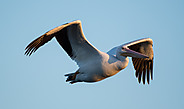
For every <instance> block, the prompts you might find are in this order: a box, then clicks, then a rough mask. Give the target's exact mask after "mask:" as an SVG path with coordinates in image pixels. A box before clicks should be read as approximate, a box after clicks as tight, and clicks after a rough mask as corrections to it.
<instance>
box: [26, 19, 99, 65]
mask: <svg viewBox="0 0 184 109" xmlns="http://www.w3.org/2000/svg"><path fill="white" fill-rule="evenodd" d="M53 37H55V38H56V40H57V41H58V43H59V44H60V45H61V47H62V48H63V49H64V50H65V51H66V52H67V54H68V55H69V56H70V57H71V58H72V59H73V60H75V61H76V62H77V63H78V65H80V63H83V62H84V61H88V59H91V58H92V57H94V56H97V55H99V51H98V49H96V48H95V47H93V46H92V45H91V44H90V43H89V42H88V41H87V39H86V38H85V36H84V34H83V31H82V26H81V21H80V20H77V21H73V22H71V23H66V24H64V25H61V26H58V27H56V28H54V29H52V30H50V31H48V32H46V33H45V34H44V35H42V36H40V37H38V38H37V39H35V40H34V41H32V42H31V43H30V44H29V45H28V46H27V47H26V48H25V50H26V52H25V55H29V56H30V55H31V54H32V53H34V52H35V51H36V50H37V49H38V48H39V47H41V46H42V45H44V44H45V43H47V42H48V41H50V40H51V39H52V38H53Z"/></svg>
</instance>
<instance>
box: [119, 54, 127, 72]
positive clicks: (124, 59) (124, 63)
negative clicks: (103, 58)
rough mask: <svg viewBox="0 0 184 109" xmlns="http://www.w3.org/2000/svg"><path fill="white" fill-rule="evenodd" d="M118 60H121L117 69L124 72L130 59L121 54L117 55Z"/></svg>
mask: <svg viewBox="0 0 184 109" xmlns="http://www.w3.org/2000/svg"><path fill="white" fill-rule="evenodd" d="M116 58H117V59H118V60H120V61H119V63H118V64H117V67H118V69H119V70H122V69H124V68H126V67H127V65H128V63H129V59H128V57H125V56H122V55H120V54H116Z"/></svg>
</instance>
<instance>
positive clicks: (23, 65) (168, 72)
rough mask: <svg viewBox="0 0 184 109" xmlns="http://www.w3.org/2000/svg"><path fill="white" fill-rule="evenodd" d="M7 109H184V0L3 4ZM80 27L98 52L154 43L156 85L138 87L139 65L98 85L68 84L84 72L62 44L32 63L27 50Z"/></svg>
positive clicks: (2, 101)
mask: <svg viewBox="0 0 184 109" xmlns="http://www.w3.org/2000/svg"><path fill="white" fill-rule="evenodd" d="M0 13H1V15H0V16H1V17H0V31H1V36H0V37H1V40H0V50H1V52H0V60H1V61H0V109H184V94H183V92H184V85H183V83H184V80H183V77H184V72H183V68H182V67H184V65H183V61H184V59H183V54H184V49H183V47H184V46H183V40H184V1H183V0H83V1H82V0H49V1H48V0H47V1H46V0H29V1H27V0H2V1H1V4H0ZM77 19H79V20H81V21H82V26H83V30H84V34H85V36H86V37H87V39H88V40H89V41H90V42H91V43H92V44H93V45H94V46H95V47H96V48H98V49H99V50H101V51H104V52H107V51H108V50H109V49H111V48H112V47H114V46H117V45H120V44H123V43H126V42H129V41H133V40H136V39H139V38H144V37H150V38H152V39H153V41H154V52H155V58H154V80H153V81H151V84H150V85H147V84H146V85H143V84H142V83H141V84H138V82H137V79H136V78H135V74H134V72H135V71H134V69H133V66H132V62H131V61H130V63H129V65H128V67H127V68H126V69H124V70H123V71H121V72H119V73H118V74H117V75H115V76H113V77H110V78H108V79H105V80H103V81H100V82H97V83H92V84H89V83H78V84H74V85H71V84H68V83H66V82H65V80H66V79H65V77H64V74H66V73H69V72H74V71H75V70H77V68H78V67H77V65H76V63H75V62H73V61H72V60H71V59H70V57H68V55H67V54H66V53H65V51H64V50H63V49H61V47H60V46H59V44H58V43H57V42H56V40H55V39H53V40H52V41H51V42H49V43H48V44H46V45H45V46H44V47H41V48H40V49H39V50H38V51H37V52H36V53H35V54H33V55H32V56H31V57H26V56H24V48H25V47H26V46H27V45H28V44H29V43H30V42H31V41H33V40H34V39H35V38H37V37H38V36H40V35H42V34H44V33H45V32H47V31H48V30H50V29H52V28H54V27H56V26H59V25H61V24H64V23H66V22H70V21H73V20H77Z"/></svg>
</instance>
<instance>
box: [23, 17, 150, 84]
mask: <svg viewBox="0 0 184 109" xmlns="http://www.w3.org/2000/svg"><path fill="white" fill-rule="evenodd" d="M53 37H55V38H56V40H57V41H58V43H59V44H60V45H61V47H62V48H63V49H64V50H65V51H66V52H67V54H68V55H69V56H70V57H71V59H73V60H74V61H75V62H77V65H78V66H79V68H78V70H77V71H76V72H75V73H69V74H66V75H65V76H67V80H66V82H68V81H69V82H70V83H71V84H73V83H76V82H97V81H101V80H103V79H105V78H108V77H110V76H113V75H115V74H117V73H118V72H119V71H121V70H122V69H124V68H125V67H127V65H128V62H129V59H128V57H132V61H133V65H134V68H135V70H136V72H135V75H136V77H137V78H138V81H139V83H140V82H141V78H142V82H143V84H145V80H146V76H147V83H148V84H149V80H150V77H151V79H153V48H152V46H153V41H152V39H150V38H143V39H139V40H136V41H133V42H129V43H126V44H123V45H120V46H117V47H114V48H113V49H111V50H110V51H108V52H107V53H104V52H102V51H99V50H98V49H97V48H95V47H94V46H93V45H92V44H90V43H89V42H88V41H87V39H86V38H85V36H84V34H83V31H82V26H81V21H80V20H76V21H73V22H70V23H66V24H63V25H61V26H58V27H56V28H54V29H52V30H50V31H48V32H46V33H45V34H43V35H42V36H40V37H38V38H37V39H35V40H34V41H32V42H31V43H30V44H29V45H28V46H27V47H26V48H25V50H26V52H25V55H29V56H30V55H31V54H32V53H33V52H35V51H36V50H37V49H38V48H39V47H41V46H42V45H44V44H45V43H47V42H48V41H50V40H51V39H52V38H53Z"/></svg>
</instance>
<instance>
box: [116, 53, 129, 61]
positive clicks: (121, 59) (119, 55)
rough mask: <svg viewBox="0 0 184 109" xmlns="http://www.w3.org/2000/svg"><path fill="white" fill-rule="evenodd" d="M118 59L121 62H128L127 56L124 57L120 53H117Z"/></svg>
mask: <svg viewBox="0 0 184 109" xmlns="http://www.w3.org/2000/svg"><path fill="white" fill-rule="evenodd" d="M116 58H117V59H119V60H120V61H124V60H127V59H128V57H127V56H122V55H121V54H120V53H119V52H117V53H116Z"/></svg>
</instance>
